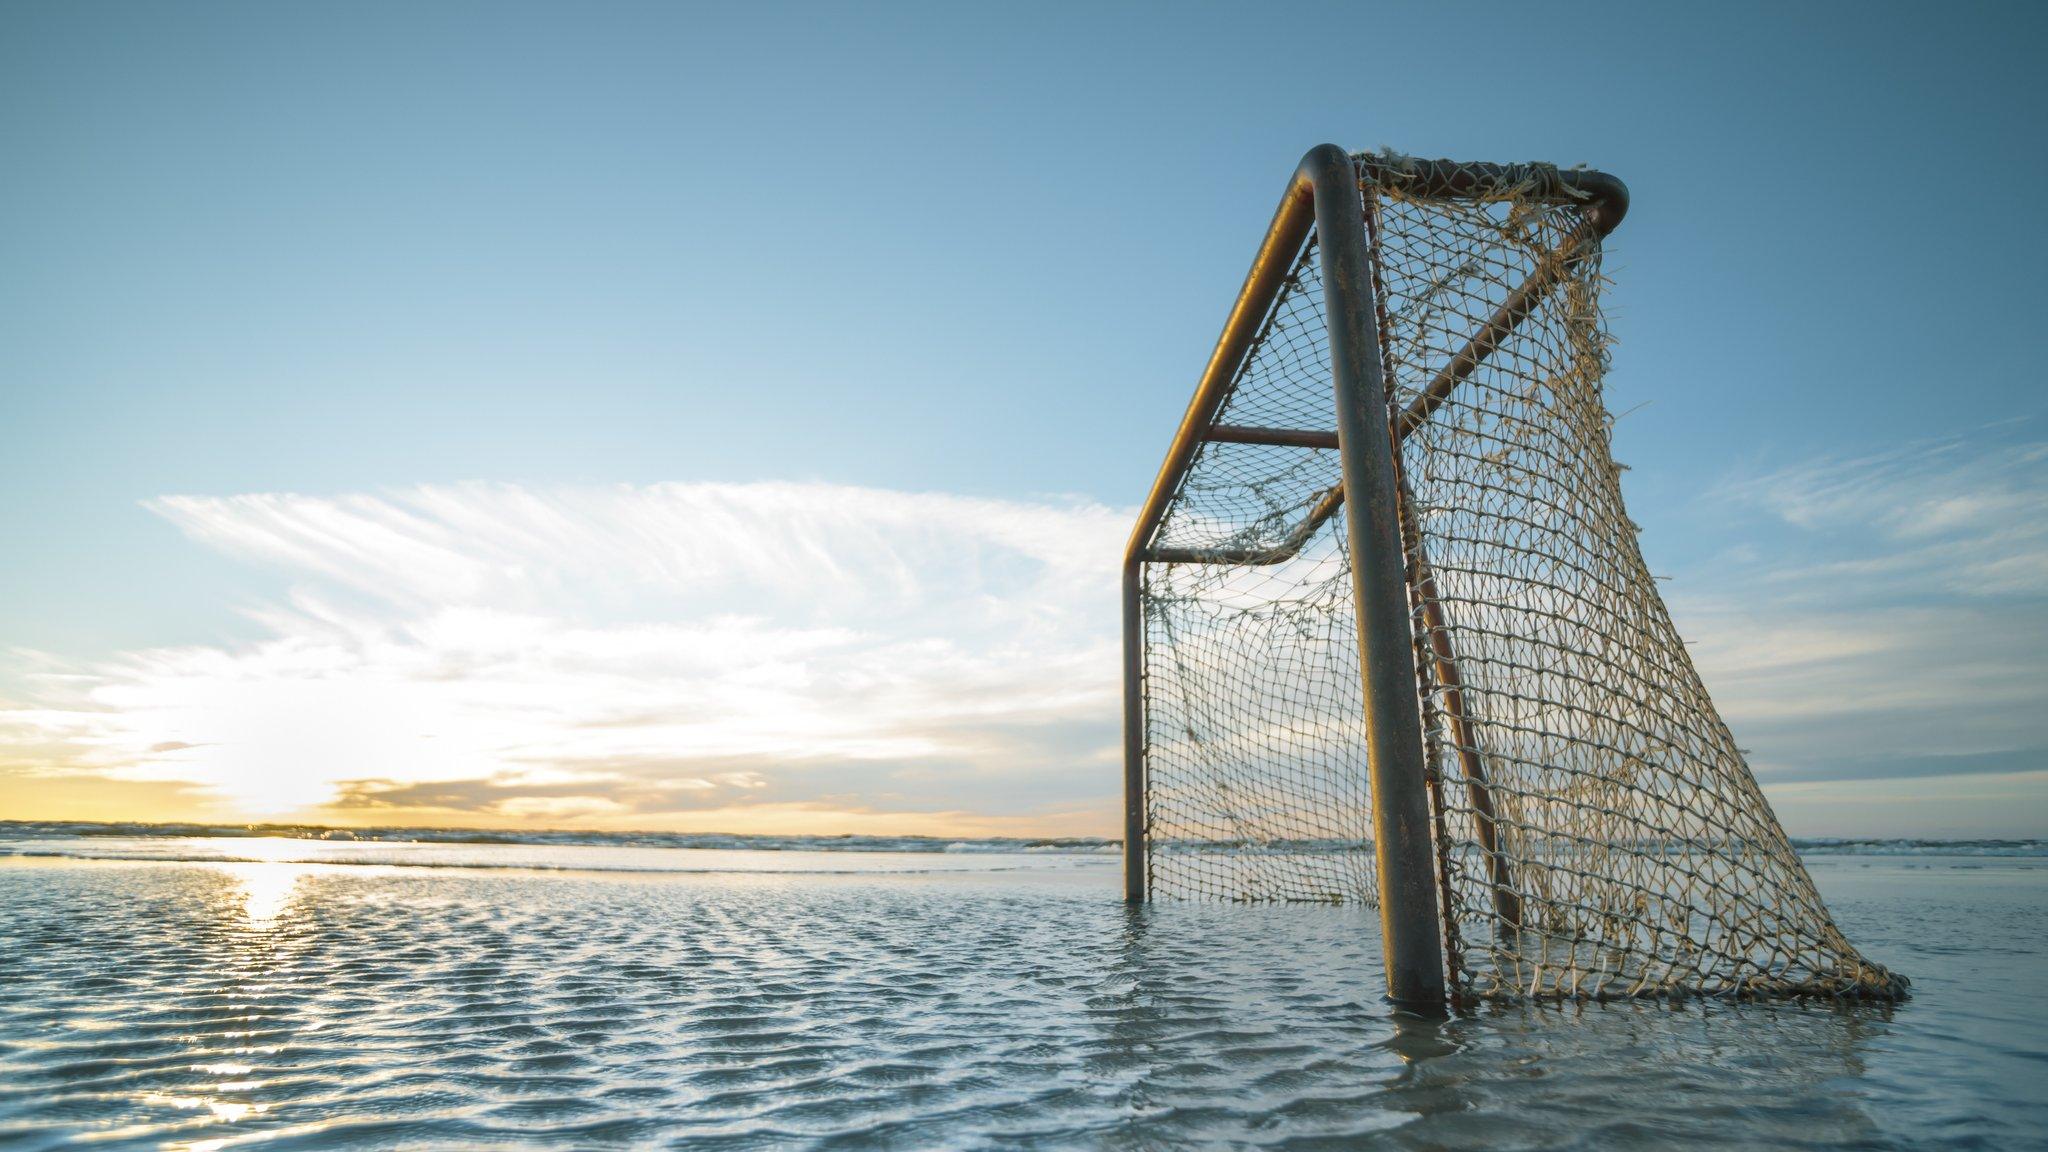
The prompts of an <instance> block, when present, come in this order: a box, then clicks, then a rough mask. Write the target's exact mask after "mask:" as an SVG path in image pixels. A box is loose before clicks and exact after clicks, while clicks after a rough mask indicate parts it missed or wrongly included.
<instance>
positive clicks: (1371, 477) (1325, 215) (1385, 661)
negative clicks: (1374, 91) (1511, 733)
mask: <svg viewBox="0 0 2048 1152" xmlns="http://www.w3.org/2000/svg"><path fill="white" fill-rule="evenodd" d="M1301 163H1302V172H1303V174H1304V175H1306V176H1307V177H1308V178H1309V180H1310V181H1311V182H1312V183H1313V185H1314V187H1315V205H1316V237H1317V241H1318V243H1319V244H1320V246H1321V259H1322V264H1323V294H1324V297H1323V298H1324V315H1325V317H1326V318H1327V322H1328V324H1329V343H1330V369H1331V376H1332V385H1333V388H1334V391H1335V398H1336V407H1337V443H1338V452H1339V455H1340V456H1341V458H1342V462H1343V468H1344V491H1345V500H1344V509H1345V517H1344V519H1345V528H1346V539H1347V541H1348V543H1349V544H1350V549H1351V590H1352V598H1353V600H1354V601H1355V603H1356V604H1357V609H1358V662H1359V672H1360V675H1361V678H1362V679H1363V680H1364V683H1365V742H1366V756H1367V773H1368V777H1369V780H1370V782H1371V785H1372V822H1373V852H1374V856H1375V859H1376V861H1377V863H1378V865H1379V883H1380V936H1381V940H1382V941H1383V944H1384V949H1385V953H1386V966H1387V998H1388V999H1389V1000H1392V1001H1393V1002H1394V1003H1395V1004H1397V1005H1399V1006H1401V1007H1403V1008H1406V1009H1408V1010H1410V1011H1413V1012H1423V1013H1436V1014H1440V1013H1442V1012H1443V1011H1444V950H1443V938H1442V935H1441V932H1442V922H1441V920H1440V918H1439V914H1438V909H1437V885H1436V860H1435V851H1434V845H1433V843H1432V837H1431V829H1432V825H1431V821H1430V813H1429V792H1428V788H1427V784H1426V781H1425V779H1424V776H1423V767H1424V765H1423V748H1422V705H1421V701H1420V700H1419V699H1418V698H1417V696H1416V691H1415V683H1416V681H1415V634H1414V630H1413V627H1412V625H1411V623H1410V620H1409V615H1408V570H1407V565H1406V564H1405V563H1404V562H1403V559H1402V554H1401V511H1400V508H1401V503H1400V488H1399V481H1398V479H1397V477H1396V474H1395V468H1394V446H1393V439H1392V437H1391V436H1390V435H1389V434H1388V423H1387V420H1388V413H1387V398H1386V389H1385V373H1384V370H1383V369H1382V367H1381V363H1380V334H1379V323H1378V321H1377V319H1376V312H1375V310H1374V308H1373V297H1372V274H1371V267H1370V265H1369V264H1368V263H1367V262H1368V261H1369V260H1370V259H1371V257H1370V255H1369V252H1368V249H1367V245H1366V235H1365V212H1364V204H1363V201H1361V200H1360V198H1359V190H1358V174H1357V169H1356V168H1355V167H1354V165H1353V163H1352V160H1351V156H1350V154H1349V153H1346V152H1345V151H1344V150H1343V149H1341V148H1337V147H1335V146H1331V145H1325V146H1323V147H1321V148H1317V149H1315V150H1314V151H1311V152H1310V153H1309V154H1308V155H1307V156H1306V157H1304V158H1303V159H1302V162H1301Z"/></svg>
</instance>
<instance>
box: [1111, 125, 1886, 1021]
mask: <svg viewBox="0 0 2048 1152" xmlns="http://www.w3.org/2000/svg"><path fill="white" fill-rule="evenodd" d="M1627 207H1628V193H1627V190H1626V188H1624V186H1623V185H1622V183H1621V182H1620V181H1619V180H1617V179H1615V178H1613V177H1612V176H1608V175H1606V174H1604V173H1600V172H1593V171H1586V170H1580V169H1559V168H1555V167H1551V166H1548V165H1541V164H1517V165H1493V164H1459V163H1452V162H1449V161H1435V160H1415V159H1411V158H1407V157H1402V156H1396V155H1392V154H1387V155H1370V154H1367V155H1356V156H1354V155H1351V154H1348V153H1346V152H1345V151H1344V150H1342V149H1339V148H1336V147H1333V146H1328V145H1326V146H1323V147H1320V148H1317V149H1315V150H1313V151H1311V152H1310V153H1309V154H1308V155H1307V156H1306V157H1305V158H1304V159H1303V161H1302V164H1301V167H1300V169H1299V170H1298V171H1297V172H1296V174H1295V177H1294V179H1293V180H1292V181H1291V182H1290V184H1289V185H1288V189H1287V193H1286V195H1285V197H1284V198H1283V199H1282V201H1281V204H1280V209H1279V211H1278V213H1277V214H1276V215H1275V216H1274V218H1273V222H1272V225H1271V227H1270V228H1269V229H1268V231H1267V233H1266V238H1265V242H1264V243H1263V244H1262V245H1261V246H1260V248H1259V251H1258V254H1257V256H1256V258H1255V259H1254V260H1253V262H1252V268H1251V273H1250V275H1249V276H1247V277H1246V279H1245V283H1244V287H1243V289H1242V290H1241V291H1240V292H1239V294H1238V297H1237V301H1236V304H1235V305H1234V306H1233V308H1232V309H1231V312H1230V315H1229V318H1228V320H1227V321H1226V322H1225V324H1224V328H1223V334H1222V337H1221V338H1220V339H1219V340H1218V341H1217V345H1216V349H1215V352H1214V354H1213V355H1212V356H1211V358H1210V360H1209V363H1208V367H1207V369H1206V370H1205V371H1204V373H1203V375H1202V379H1201V382H1200V384H1199V386H1198V387H1197V389H1196V391H1195V396H1194V400H1193V402H1192V403H1190V405H1189V406H1188V410H1187V414H1186V416H1185V417H1184V418H1183V419H1182V421H1181V425H1180V429H1179V431H1178V433H1177V434H1176V435H1175V437H1174V440H1173V444H1172V447H1171V449H1170V450H1169V452H1168V454H1167V458H1166V463H1165V465H1164V467H1163V468H1162V469H1161V470H1160V473H1159V478H1158V480H1157V482H1156V483H1155V484H1154V486H1153V489H1152V492H1151V495H1150V497H1149V498H1148V499H1147V501H1146V503H1145V506H1144V509H1143V511H1142V513H1141V514H1140V517H1139V520H1138V524H1137V527H1136V530H1135V531H1134V532H1133V534H1132V537H1131V543H1130V547H1129V550H1128V552H1127V554H1126V558H1125V564H1124V586H1123V600H1124V677H1125V721H1124V725H1125V788H1126V813H1125V820H1126V825H1125V839H1124V852H1125V893H1126V896H1127V898H1128V899H1130V900H1132V901H1143V900H1147V899H1156V898H1186V897H1197V898H1211V899H1223V900H1240V901H1262V900H1305V901H1358V902H1363V903H1365V904H1368V905H1374V906H1376V907H1377V908H1378V911H1379V916H1380V924H1381V932H1382V936H1383V940H1384V944H1385V952H1386V960H1387V978H1388V993H1389V995H1390V997H1391V998H1392V999H1393V1000H1395V1001H1396V1002H1397V1003H1401V1004H1405V1005H1409V1006H1413V1007H1418V1008H1424V1009H1430V1008H1433V1007H1435V1006H1440V1005H1442V1004H1443V1003H1444V1002H1445V1001H1446V999H1447V997H1448V998H1451V999H1466V1000H1479V999H1521V998H1539V999H1540V998H1588V999H1607V998H1614V997H1630V996H1686V995H1706V996H1722V997H1763V996H1800V995H1807V996H1831V997H1875V998H1897V997H1899V996H1902V995H1903V994H1904V990H1905V986H1906V981H1905V980H1904V978H1902V977H1899V976H1896V975H1894V974H1892V973H1890V972H1888V971H1886V970H1885V969H1884V968H1882V967H1880V966H1878V965H1876V964H1874V963H1872V962H1870V961H1868V960H1865V959H1864V958H1863V957H1862V956H1861V955H1859V954H1858V953H1857V951H1856V949H1855V948H1854V947H1852V946H1851V945H1850V943H1849V942H1848V940H1847V939H1845V938H1844V937H1843V935H1842V933H1841V932H1840V931H1839V930H1838V929H1837V928H1836V926H1835V923H1834V921H1833V919H1832V918H1831V917H1830V915H1829V913H1828V911H1827V909H1826V908H1825V907H1824V906H1823V905H1822V903H1821V900H1820V897H1819V894H1818V893H1817V892H1816V891H1815V889H1814V885H1813V882H1812V880H1811V878H1810V877H1809V876H1808V875H1807V873H1806V870H1805V868H1804V866H1803V865H1802V864H1801V863H1800V861H1799V857H1798V855H1797V854H1796V853H1795V851H1794V850H1793V848H1792V845H1791V843H1790V841H1789V840H1788V839H1787V838H1786V836H1785V833H1784V831H1783V829H1782V828H1781V827H1780V826H1779V824H1778V821H1777V818H1776V816H1775V815H1773V813H1772V812H1771V808H1770V805H1769V804H1768V803H1767V802H1766V801H1765V799H1764V796H1763V793H1762V792H1761V791H1760V790H1759V789H1758V787H1757V784H1756V781H1755V779H1754V777H1753V776H1752V775H1751V773H1750V770H1749V767H1748V765H1747V764H1746V763H1745V762H1744V760H1743V755H1742V752H1741V751H1740V750H1739V749H1738V748H1737V747H1736V746H1735V742H1734V740H1733V738H1732V737H1731V736H1730V734H1729V731H1728V728H1727V726H1726V725H1725V724H1724V723H1723V722H1722V720H1721V717H1720V715H1719V714H1718V713H1717V712H1716V711H1715V710H1714V705H1713V702H1712V701H1711V700H1710V699H1709V698H1708V696H1707V692H1706V689H1705V687H1704V686H1703V684H1702V683H1701V681H1700V677H1699V674H1698V672H1697V671H1696V670H1695V669H1694V667H1693V663H1692V660H1691V658H1690V656H1689V655H1688V654H1687V652H1686V648H1685V644H1684V642H1683V641H1682V640H1681V639H1680V638H1679V635H1678V633H1677V631H1676V630H1675V629H1674V627H1673V626H1672V623H1671V619H1670V617H1669V615H1668V614H1667V612H1666V610H1665V606H1664V601H1663V599H1662V597H1661V596H1660V595H1659V593H1658V590H1657V585H1656V582H1655V580H1654V579H1653V578H1652V577H1651V575H1650V573H1649V571H1648V570H1647V569H1646V568H1645V567H1644V565H1643V559H1642V554H1641V552H1640V550H1639V548H1638V546H1637V542H1636V531H1637V529H1636V526H1635V524H1634V523H1632V522H1631V521H1630V519H1629V517H1628V513H1627V511H1626V509H1625V508H1624V507H1623V504H1622V497H1621V484H1620V471H1621V469H1620V467H1619V466H1618V465H1617V464H1616V463H1615V461H1614V459H1613V457H1612V456H1611V454H1610V452H1609V448H1608V439H1609V432H1610V428H1611V425H1612V423H1613V417H1612V416H1611V415H1610V414H1609V412H1608V409H1607V407H1606V405H1605V403H1604V402H1603V399H1602V395H1601V388H1602V377H1603V375H1604V372H1605V368H1606V364H1607V352H1606V335H1605V329H1604V327H1603V324H1602V320H1601V311H1600V289H1601V285H1602V278H1601V271H1600V262H1601V251H1602V246H1603V243H1604V241H1605V239H1606V237H1607V235H1608V233H1610V232H1612V231H1613V229H1614V228H1615V226H1616V225H1617V224H1619V223H1620V222H1621V219H1622V216H1623V214H1624V213H1625V212H1626V211H1627Z"/></svg>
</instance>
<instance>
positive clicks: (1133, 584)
mask: <svg viewBox="0 0 2048 1152" xmlns="http://www.w3.org/2000/svg"><path fill="white" fill-rule="evenodd" d="M1138 565H1139V562H1138V561H1137V560H1135V559H1132V560H1127V561H1125V563H1124V595H1123V600H1124V900H1125V901H1126V902H1127V903H1131V904H1142V903H1144V902H1145V895H1146V889H1147V883H1146V881H1147V878H1148V877H1149V876H1150V873H1149V872H1148V871H1147V870H1146V859H1145V848H1146V845H1145V615H1144V613H1145V606H1144V604H1143V603H1142V602H1141V600H1140V599H1139V592H1140V589H1139V582H1138Z"/></svg>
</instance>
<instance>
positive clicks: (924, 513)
mask: <svg viewBox="0 0 2048 1152" xmlns="http://www.w3.org/2000/svg"><path fill="white" fill-rule="evenodd" d="M2044 34H2048V9H2042V8H2040V7H2038V6H2032V5H2020V4H2011V5H1972V4H1941V5H1934V4H1925V5H1901V4H1868V3H1864V4H1820V3H1814V4H1799V5H1776V4H1770V5H1754V6H1751V5H1738V4H1725V5H1687V6H1683V7H1681V6H1654V5H1619V4H1617V5H1600V4H1584V3H1573V4H1569V5H1545V4H1538V3H1526V2H1523V3H1509V4H1487V3H1471V4H1460V5H1455V6H1452V5H1438V4H1423V3H1416V4H1336V5H1290V4H1269V5H1258V6H1254V5H1203V4H1173V5H1162V6H1142V5H1097V4H1088V5H1071V6H1060V5H1041V6H1010V7H998V6H994V5H960V4H949V5H937V4H934V5H915V4H891V5H866V6H854V5H822V4H821V5H777V4H767V3H762V4H746V5H694V6H693V5H677V4H648V5H642V4H634V3H605V4H598V5H538V4H522V3H497V2H494V3H489V4H483V3H477V4H463V3H444V4H436V5H413V4H379V3H350V4H345V5H343V4H299V5H270V4H255V3H208V4H192V5H143V4H105V3H92V2H84V3H20V2H17V3H10V4H6V5H4V6H0V148H4V150H5V156H6V161H5V163H4V164H0V552H4V556H5V559H4V562H0V818H19V819H113V820H133V819H150V820H232V821H243V820H305V821H313V822H322V823H340V824H389V823H415V824H438V825H491V826H534V827H565V826H577V827H593V828H675V829H685V830H707V831H709V830H717V831H738V832H778V833H789V832H796V833H803V832H820V833H843V832H875V833H893V834H901V833H918V834H932V835H947V836H952V835H975V834H1015V835H1114V834H1116V830H1117V828H1118V826H1119V823H1118V821H1119V812H1120V789H1121V774H1120V755H1121V753H1120V749H1119V747H1118V731H1119V724H1120V719H1119V702H1118V684H1117V675H1118V666H1117V657H1116V653H1117V633H1116V576H1117V562H1118V557H1119V555H1120V551H1121V548H1122V544H1123V539H1124V536H1125V535H1126V533H1127V532H1128V530H1129V526H1130V522H1131V520H1132V518H1133V515H1134V513H1135V510H1136V506H1137V504H1138V502H1139V501H1140V500H1141V499H1142V498H1143V496H1144V494H1145V492H1146V490H1147V488H1148V486H1149V485H1150V483H1151V480H1152V477H1153V475H1154V473H1155V472H1156V470H1157V468H1158V466H1159V461H1160V458H1161V456H1162V455H1163V452H1164V450H1165V447H1166V444H1167V442H1168V440H1169V438H1170V436H1171V434H1172V431H1173V427H1174V425H1175V423H1176V422H1177V421H1178V419H1179V416H1180V413H1181V411H1182V409H1183V407H1184V406H1185V404H1186V401H1187V397H1188V395H1189V393H1190V391H1191V390H1192V388H1193V386H1194V383H1195V380H1196V377H1197V376H1198V374H1199V372H1200V370H1201V367H1202V364H1203V362H1204V360H1205V359H1206V358H1207V355H1208V352H1209V350H1210V347H1211V345H1212V344H1213V342H1214V339H1215V336H1216V332H1217V329H1218V328H1219V326H1220V324H1221V322H1222V319H1223V316H1224V314H1225V312H1226V311H1227V309H1228V306H1229V304H1230V300H1231V297H1232V296H1233V294H1234V293H1235V291H1236V288H1237V286H1238V284H1239V283H1240V281H1241V279H1242V277H1243V274H1244V269H1245V267H1246V265H1247V263H1248V261H1249V259H1250V257H1251V254H1252V252H1253V250H1254V249H1255V247H1256V245H1257V243H1258V241H1259V238H1260V235H1261V233H1262V231H1263V229H1264V226H1265V224H1266V221H1267V220H1268V218H1269V217H1270V214H1271V212H1272V208H1273V205H1274V203H1275V202H1276V200H1277V198H1278V196H1279V193H1280V191H1281V188H1282V187H1283V185H1284V183H1285V181H1286V179H1287V177H1288V176H1289V174H1290V173H1291V172H1292V170H1293V168H1294V165H1295V162H1296V161H1297V159H1298V158H1299V157H1300V155H1301V154H1302V153H1303V152H1304V151H1306V150H1307V149H1308V148H1309V147H1310V146H1312V145H1315V144H1318V143H1322V142H1326V141H1327V142H1334V143H1340V144H1344V145H1346V146H1349V147H1351V148H1354V149H1377V148H1380V147H1392V148H1395V149H1398V150H1400V151H1403V152H1407V153H1411V154H1417V155H1428V156H1451V157H1457V158H1461V159H1487V160H1532V159H1540V160H1549V161H1554V162H1557V163H1561V164H1565V165H1571V164H1578V163H1586V164H1591V165H1593V166H1596V167H1599V168H1602V169H1605V170H1607V171H1610V172H1613V173H1615V174H1617V175H1619V176H1621V177H1622V178H1623V179H1625V180H1626V181H1627V182H1628V184H1629V186H1630V189H1631V191H1632V193H1633V206H1632V208H1631V211H1630V214H1629V216H1628V219H1627V221H1626V222H1625V223H1624V224H1623V226H1622V228H1621V230H1620V231H1619V232H1618V233H1616V235H1615V236H1614V237H1613V238H1612V239H1611V240H1610V243H1609V247H1608V256H1607V259H1606V269H1607V271H1608V274H1609V275H1610V276H1611V277H1612V279H1613V285H1612V287H1611V288H1610V289H1609V292H1608V295H1607V297H1606V303H1607V309H1608V321H1609V324H1610V327H1611V328H1612V331H1613V334H1614V336H1615V337H1616V339H1617V345H1616V347H1615V350H1614V359H1613V367H1612V370H1611V373H1610V376H1609V378H1608V384H1607V387H1608V396H1609V401H1610V404H1611V405H1612V406H1613V407H1614V409H1615V410H1616V411H1617V412H1619V413H1622V417H1621V419H1620V422H1619V424H1618V425H1617V429H1616V436H1615V450H1616V455H1617V456H1618V457H1619V458H1620V459H1621V460H1622V461H1623V462H1624V463H1626V464H1628V465H1629V466H1630V468H1631V471H1630V472H1629V473H1628V474H1627V476H1626V478H1625V491H1626V494H1627V496H1628V499H1629V502H1630V508H1631V512H1632V514H1633V516H1634V518H1635V519H1636V520H1637V521H1639V522H1640V523H1642V524H1643V525H1644V527H1645V531H1644V533H1643V536H1642V544H1643V547H1644V549H1645V553H1646V556H1647V558H1648V560H1649V562H1650V565H1651V567H1652V569H1653V570H1654V571H1656V572H1657V573H1658V574H1659V575H1660V576H1662V577H1665V581H1664V583H1663V584H1662V587H1663V589H1664V591H1665V593H1666V596H1667V599H1668V600H1669V603H1670V605H1671V609H1672V612H1673V615H1674V618H1675V620H1676V622H1677V624H1678V626H1679V628H1680V630H1681V632H1683V633H1684V634H1685V636H1686V638H1687V639H1688V641H1689V642H1690V643H1691V645H1692V651H1693V655H1694V658H1695V660H1696V661H1697V662H1698V663H1699V665H1700V667H1701V669H1702V672H1703V674H1704V676H1705V678H1706V682H1707V684H1708V686H1709V688H1710V690H1711V691H1712V692H1713V693H1714V695H1715V699H1716V701H1717V703H1718V704H1719V705H1720V707H1721V709H1722V711H1723V712H1724V713H1725V714H1726V717H1727V719H1728V721H1729V723H1730V725H1731V726H1732V728H1733V729H1734V731H1735V733H1736V736H1737V739H1738V742H1739V743H1741V744H1742V746H1743V747H1744V748H1745V749H1747V750H1748V751H1749V754H1750V757H1751V762H1752V765H1753V767H1754V769H1755V771H1756V774H1757V776H1758V778H1759V780H1760V781H1761V782H1762V783H1763V785H1764V788H1765V790H1766V792H1767V794H1768V795H1769V796H1770V798H1771V800H1772V802H1773V804H1774V806H1775V807H1776V809H1777V811H1778V813H1779V815H1780V816H1781V818H1782V820H1783V822H1784V823H1785V825H1786V826H1787V828H1788V830H1790V831H1791V832H1792V833H1793V834H1794V835H1795V836H1798V835H1805V836H2040V835H2044V834H2048V708H2044V707H2043V704H2044V701H2048V660H2044V658H2043V657H2042V655H2041V653H2042V651H2043V648H2044V645H2048V419H2044V412H2043V407H2044V405H2043V388H2042V384H2043V376H2044V372H2043V369H2042V367H2041V360H2040V357H2039V355H2038V353H2037V351H2036V348H2035V344H2036V340H2035V335H2036V332H2037V331H2038V326H2039V319H2038V318H2039V317H2040V316H2041V315H2042V313H2043V305H2044V303H2048V301H2044V290H2043V287H2042V282H2041V278H2040V269H2041V268H2043V267H2044V266H2048V239H2044V237H2048V228H2043V227H2041V226H2040V225H2039V224H2038V222H2036V220H2035V217H2036V216H2037V214H2038V213H2039V211H2040V208H2039V203H2038V202H2039V192H2038V189H2040V188H2041V187H2043V186H2044V185H2048V180H2044V177H2048V150H2043V149H2042V148H2041V147H2040V125H2041V124H2042V123H2048V80H2044V78H2043V73H2042V72H2041V70H2040V69H2039V68H2038V67H2037V65H2038V57H2039V50H2040V47H2041V45H2042V44H2043V43H2044V42H2048V35H2044Z"/></svg>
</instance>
